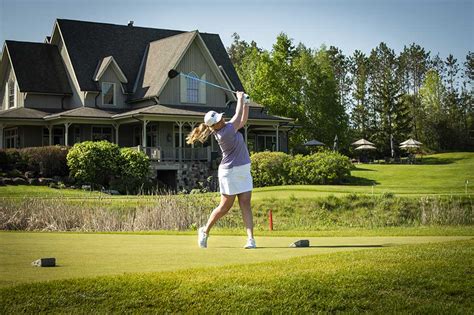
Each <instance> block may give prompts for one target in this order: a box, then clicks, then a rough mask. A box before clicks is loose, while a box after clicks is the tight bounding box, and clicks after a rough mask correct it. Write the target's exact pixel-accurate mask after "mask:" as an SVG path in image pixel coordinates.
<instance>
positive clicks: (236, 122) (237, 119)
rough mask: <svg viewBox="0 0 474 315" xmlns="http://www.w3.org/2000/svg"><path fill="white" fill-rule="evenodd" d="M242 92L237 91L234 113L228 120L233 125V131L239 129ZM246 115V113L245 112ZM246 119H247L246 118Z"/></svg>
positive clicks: (242, 110)
mask: <svg viewBox="0 0 474 315" xmlns="http://www.w3.org/2000/svg"><path fill="white" fill-rule="evenodd" d="M244 107H245V106H244V92H237V108H236V109H235V114H234V116H233V117H232V119H231V120H230V122H231V123H232V125H233V126H234V129H235V131H237V130H239V129H240V128H242V127H241V124H242V118H243V116H244ZM247 116H248V113H247ZM246 121H247V120H246Z"/></svg>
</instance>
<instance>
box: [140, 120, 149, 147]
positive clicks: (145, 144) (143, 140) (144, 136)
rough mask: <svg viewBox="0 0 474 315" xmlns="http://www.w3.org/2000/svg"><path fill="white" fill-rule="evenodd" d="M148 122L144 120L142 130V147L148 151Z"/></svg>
mask: <svg viewBox="0 0 474 315" xmlns="http://www.w3.org/2000/svg"><path fill="white" fill-rule="evenodd" d="M148 122H149V121H148V120H143V128H142V146H143V148H144V149H145V150H146V147H147V143H146V126H147V125H148Z"/></svg>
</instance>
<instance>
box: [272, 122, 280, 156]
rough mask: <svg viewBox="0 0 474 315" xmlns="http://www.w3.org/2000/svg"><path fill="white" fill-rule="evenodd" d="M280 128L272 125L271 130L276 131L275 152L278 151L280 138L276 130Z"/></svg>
mask: <svg viewBox="0 0 474 315" xmlns="http://www.w3.org/2000/svg"><path fill="white" fill-rule="evenodd" d="M279 127H280V125H278V124H276V125H273V128H275V129H276V150H275V151H277V152H278V151H280V148H279V147H280V139H279V138H280V137H279V134H278V128H279Z"/></svg>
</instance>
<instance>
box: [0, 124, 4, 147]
mask: <svg viewBox="0 0 474 315" xmlns="http://www.w3.org/2000/svg"><path fill="white" fill-rule="evenodd" d="M3 129H5V125H3V124H0V149H3Z"/></svg>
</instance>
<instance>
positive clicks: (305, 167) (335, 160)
mask: <svg viewBox="0 0 474 315" xmlns="http://www.w3.org/2000/svg"><path fill="white" fill-rule="evenodd" d="M352 168H353V165H352V163H351V161H350V160H349V158H348V157H347V156H344V155H342V154H340V153H338V152H334V151H321V152H317V153H314V154H311V155H306V156H303V155H296V156H295V157H294V158H293V159H291V160H290V161H289V164H288V166H287V169H288V170H289V173H288V175H289V179H288V182H289V183H290V184H293V185H318V184H340V183H342V182H343V180H344V179H345V178H347V177H348V176H350V174H351V169H352Z"/></svg>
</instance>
